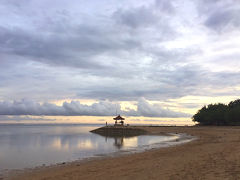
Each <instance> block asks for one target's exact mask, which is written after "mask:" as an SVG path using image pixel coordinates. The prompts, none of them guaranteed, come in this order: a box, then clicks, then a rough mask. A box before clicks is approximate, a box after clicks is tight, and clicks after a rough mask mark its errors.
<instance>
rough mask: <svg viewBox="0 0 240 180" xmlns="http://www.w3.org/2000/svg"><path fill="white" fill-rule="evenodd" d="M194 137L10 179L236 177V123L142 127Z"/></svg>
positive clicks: (239, 152) (239, 172)
mask: <svg viewBox="0 0 240 180" xmlns="http://www.w3.org/2000/svg"><path fill="white" fill-rule="evenodd" d="M144 128H145V129H146V130H148V131H150V132H152V133H155V134H158V133H164V132H171V133H187V134H189V135H193V136H197V137H198V140H195V141H192V142H190V143H186V144H183V145H178V146H173V147H168V148H160V149H155V150H150V151H146V152H143V153H136V154H129V155H124V156H121V157H114V158H104V159H99V160H92V161H88V162H73V163H70V164H65V165H60V166H52V167H46V168H40V169H35V170H31V171H25V172H24V173H20V174H17V175H16V174H15V175H12V177H9V178H10V179H36V180H37V179H54V180H55V179H59V180H61V179H84V180H93V179H94V180H95V179H97V180H118V179H121V180H125V179H126V180H127V179H129V180H130V179H131V180H139V179H140V180H141V179H146V180H149V179H160V180H161V179H163V180H167V179H172V180H178V179H181V180H182V179H183V180H185V179H218V180H219V179H231V180H232V179H233V180H234V179H236V180H237V179H240V127H144Z"/></svg>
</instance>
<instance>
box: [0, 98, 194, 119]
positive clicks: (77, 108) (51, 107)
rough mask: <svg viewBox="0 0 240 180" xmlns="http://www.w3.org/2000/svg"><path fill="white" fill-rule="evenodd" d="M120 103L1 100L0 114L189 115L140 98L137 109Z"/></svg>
mask: <svg viewBox="0 0 240 180" xmlns="http://www.w3.org/2000/svg"><path fill="white" fill-rule="evenodd" d="M120 108H121V107H120V105H119V104H116V103H112V102H109V101H100V102H98V103H93V104H92V105H85V104H81V103H80V102H79V101H71V102H69V103H68V102H64V103H63V104H62V106H57V105H55V104H50V103H43V104H40V103H37V102H34V101H31V100H21V101H13V102H9V101H2V102H0V115H11V116H16V115H32V116H114V115H115V112H116V110H117V112H118V113H120V114H122V115H126V116H146V117H189V116H190V115H189V114H186V113H181V112H175V111H172V110H169V109H165V108H162V107H161V106H160V105H157V104H149V103H148V102H147V101H146V99H144V98H141V99H140V100H139V101H138V104H137V110H132V109H128V111H123V110H121V109H120Z"/></svg>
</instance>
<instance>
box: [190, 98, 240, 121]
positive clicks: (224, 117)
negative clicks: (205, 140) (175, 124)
mask: <svg viewBox="0 0 240 180" xmlns="http://www.w3.org/2000/svg"><path fill="white" fill-rule="evenodd" d="M192 120H193V121H194V122H198V123H199V125H217V126H224V125H240V99H237V100H235V101H231V102H230V103H229V104H227V105H226V104H222V103H218V104H209V105H207V106H204V107H202V108H201V109H200V110H198V112H197V113H196V114H195V115H194V116H193V117H192Z"/></svg>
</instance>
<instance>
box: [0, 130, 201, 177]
mask: <svg viewBox="0 0 240 180" xmlns="http://www.w3.org/2000/svg"><path fill="white" fill-rule="evenodd" d="M139 127H141V128H142V127H143V128H144V127H148V126H132V127H131V128H139ZM150 127H151V126H150ZM141 135H148V136H173V137H174V136H175V137H176V136H177V138H174V139H170V140H165V141H161V142H158V143H153V144H149V145H143V146H139V147H133V148H131V149H122V150H119V151H117V152H111V153H109V154H104V153H103V154H101V153H100V154H96V155H94V156H91V157H86V158H82V159H76V160H73V161H63V162H58V163H53V164H48V165H46V164H42V165H39V166H35V167H26V168H19V169H4V170H2V171H0V179H1V178H4V179H8V178H9V177H15V176H17V175H22V174H24V173H29V172H34V171H41V170H45V169H49V168H56V167H61V166H70V165H72V164H83V163H86V162H90V161H98V160H103V159H108V158H116V157H122V156H126V155H131V154H136V153H143V152H146V151H151V150H155V149H159V148H168V147H171V146H178V145H181V144H184V143H188V142H190V141H193V140H196V139H197V138H196V137H194V136H189V135H187V134H185V133H181V134H175V133H163V132H161V133H151V132H146V133H144V134H141ZM141 135H138V136H141ZM136 136H137V135H136Z"/></svg>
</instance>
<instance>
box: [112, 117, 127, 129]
mask: <svg viewBox="0 0 240 180" xmlns="http://www.w3.org/2000/svg"><path fill="white" fill-rule="evenodd" d="M113 119H114V120H115V126H118V125H121V126H123V124H124V122H123V121H124V120H125V119H124V118H123V117H122V116H120V114H119V115H118V116H117V117H115V118H113Z"/></svg>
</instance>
